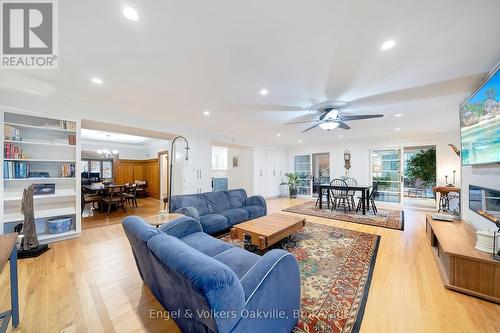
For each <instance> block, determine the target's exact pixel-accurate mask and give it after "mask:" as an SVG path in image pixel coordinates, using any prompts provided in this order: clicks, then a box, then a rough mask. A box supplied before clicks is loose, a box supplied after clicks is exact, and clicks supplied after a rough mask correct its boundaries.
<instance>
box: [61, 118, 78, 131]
mask: <svg viewBox="0 0 500 333" xmlns="http://www.w3.org/2000/svg"><path fill="white" fill-rule="evenodd" d="M59 125H60V126H61V128H64V129H66V130H68V131H76V123H75V122H74V121H66V120H60V121H59Z"/></svg>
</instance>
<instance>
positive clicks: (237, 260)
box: [213, 247, 260, 279]
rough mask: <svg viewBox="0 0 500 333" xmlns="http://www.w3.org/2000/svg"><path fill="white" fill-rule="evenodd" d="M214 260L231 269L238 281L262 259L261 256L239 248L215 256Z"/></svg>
mask: <svg viewBox="0 0 500 333" xmlns="http://www.w3.org/2000/svg"><path fill="white" fill-rule="evenodd" d="M213 258H214V259H216V260H218V261H220V262H221V263H223V264H224V265H226V266H228V267H229V268H231V270H232V271H233V272H234V273H235V274H236V276H237V277H238V279H241V278H242V277H243V276H244V275H245V274H246V272H248V270H249V269H250V268H251V267H252V266H253V265H255V263H256V262H257V261H258V260H259V259H260V256H258V255H256V254H255V253H252V252H249V251H245V250H243V249H241V248H239V247H233V248H230V249H228V250H226V251H224V252H222V253H220V254H218V255H216V256H214V257H213Z"/></svg>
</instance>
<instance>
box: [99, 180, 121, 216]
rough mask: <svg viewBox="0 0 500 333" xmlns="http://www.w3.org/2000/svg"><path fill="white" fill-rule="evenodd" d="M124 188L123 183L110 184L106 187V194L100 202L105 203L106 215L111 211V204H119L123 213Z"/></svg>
mask: <svg viewBox="0 0 500 333" xmlns="http://www.w3.org/2000/svg"><path fill="white" fill-rule="evenodd" d="M124 189H125V185H110V186H108V187H107V188H106V195H105V196H104V197H103V198H102V199H101V202H103V203H104V204H106V205H107V207H108V215H109V212H110V211H111V206H112V205H115V206H117V207H119V206H121V207H122V209H123V212H124V213H125V200H124V197H123V191H124Z"/></svg>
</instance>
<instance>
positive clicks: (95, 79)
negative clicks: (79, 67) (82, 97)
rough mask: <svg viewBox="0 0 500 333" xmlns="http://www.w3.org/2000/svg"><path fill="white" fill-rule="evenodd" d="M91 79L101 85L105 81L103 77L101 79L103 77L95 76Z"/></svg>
mask: <svg viewBox="0 0 500 333" xmlns="http://www.w3.org/2000/svg"><path fill="white" fill-rule="evenodd" d="M90 81H92V83H94V84H99V85H101V84H103V83H104V82H103V81H102V79H101V78H98V77H93V78H91V79H90Z"/></svg>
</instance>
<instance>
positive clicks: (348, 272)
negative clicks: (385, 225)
mask: <svg viewBox="0 0 500 333" xmlns="http://www.w3.org/2000/svg"><path fill="white" fill-rule="evenodd" d="M221 239H222V240H224V241H227V242H230V243H232V244H235V245H237V246H241V247H243V244H242V242H241V241H238V240H232V239H231V238H230V237H229V235H226V236H223V237H222V238H221ZM379 241H380V236H377V235H373V234H368V233H363V232H358V231H353V230H347V229H342V228H337V227H332V226H328V225H323V224H318V223H311V222H307V223H306V226H305V227H304V229H302V231H300V232H299V233H296V234H294V235H293V236H292V238H291V240H290V241H286V242H283V244H281V245H283V248H284V249H285V250H287V251H289V252H291V253H292V254H293V255H295V257H296V258H297V260H298V262H299V266H300V275H301V317H300V320H299V323H298V325H297V327H296V328H295V330H294V332H296V333H306V332H307V333H314V332H317V333H319V332H339V333H340V332H342V333H350V332H358V331H359V328H360V326H361V320H362V319H363V313H364V309H365V304H366V300H367V298H368V290H369V288H370V282H371V277H372V273H373V268H374V266H375V260H376V257H377V251H378V245H379Z"/></svg>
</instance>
